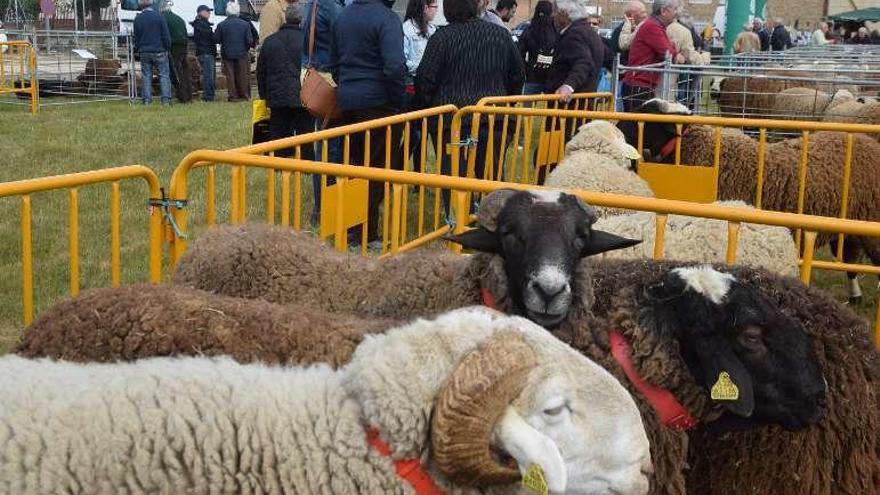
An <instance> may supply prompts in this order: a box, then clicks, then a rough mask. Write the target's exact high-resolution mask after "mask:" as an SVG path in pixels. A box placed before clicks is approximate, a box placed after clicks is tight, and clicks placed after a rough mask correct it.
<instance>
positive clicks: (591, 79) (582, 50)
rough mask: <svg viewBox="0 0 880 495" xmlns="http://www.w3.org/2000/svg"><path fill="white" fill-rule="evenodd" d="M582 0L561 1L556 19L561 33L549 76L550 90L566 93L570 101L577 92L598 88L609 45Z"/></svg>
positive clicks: (592, 90) (567, 100) (549, 91)
mask: <svg viewBox="0 0 880 495" xmlns="http://www.w3.org/2000/svg"><path fill="white" fill-rule="evenodd" d="M586 6H587V3H586V2H585V1H582V0H574V1H570V2H557V4H556V13H555V14H554V21H555V22H556V27H558V28H559V31H560V33H561V35H560V37H559V41H557V42H556V50H555V51H554V57H553V63H552V64H551V65H550V73H549V74H548V75H547V86H546V92H547V93H556V94H558V95H562V101H563V102H564V103H568V102H569V100H570V99H571V95H572V94H573V93H591V92H594V91H596V85H597V84H598V82H599V71H600V70H601V69H602V63H603V61H604V59H605V45H604V44H603V43H602V39H601V38H599V34H598V33H597V32H596V30H595V29H593V27H592V26H590V22H589V19H587V15H588V12H587V10H586V8H585V7H586Z"/></svg>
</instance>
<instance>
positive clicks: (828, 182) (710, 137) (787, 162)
mask: <svg viewBox="0 0 880 495" xmlns="http://www.w3.org/2000/svg"><path fill="white" fill-rule="evenodd" d="M654 110H657V111H658V112H659V113H663V112H662V111H661V110H662V109H661V107H660V106H656V107H654ZM658 126H659V127H666V128H667V129H666V130H667V132H669V131H670V130H671V129H674V126H673V125H671V124H653V125H651V124H646V126H645V128H646V131H645V133H646V135H647V133H648V128H654V127H658ZM658 132H659V131H658ZM683 134H684V135H683V137H682V145H681V162H682V163H684V164H693V165H711V164H712V163H714V155H715V151H714V149H715V137H714V136H715V134H714V130H713V129H712V128H710V127H705V126H688V127H687V128H685V130H684V132H683ZM846 140H847V138H846V134H844V133H840V132H824V131H823V132H815V133H812V134H810V137H809V147H808V152H807V155H808V157H807V160H808V164H809V166H808V167H807V176H806V189H805V196H804V210H803V211H804V213H806V214H809V215H820V216H827V217H837V216H838V215H839V213H840V203H841V197H842V194H843V192H842V187H841V184H842V183H843V174H844V166H843V165H844V164H843V162H844V159H845V156H846ZM802 143H803V139H802V138H797V139H787V140H784V141H780V142H777V143H771V144H767V145H766V153H765V161H764V183H763V194H762V204H761V207H762V208H764V209H767V210H775V211H797V198H798V189H799V179H798V177H799V170H800V160H801V150H802V146H803V145H802ZM646 146H648V145H647V144H646ZM669 162H670V163H671V160H669ZM757 164H758V141H757V140H755V139H753V138H750V137H748V136H746V135H744V134H742V133H739V132H736V131H731V130H725V131H724V132H722V133H721V156H720V163H719V167H720V173H719V178H718V199H721V200H741V201H746V202H748V203H752V202H754V200H755V192H756V190H757ZM851 173H852V175H851V180H850V190H849V205H848V209H847V217H848V218H852V219H856V220H868V221H880V144H878V143H877V141H875V140H874V139H871V138H870V137H868V136H866V135H864V134H854V135H853V154H852V172H851ZM835 240H836V236H827V235H825V236H820V238H819V239H818V240H817V244H819V245H821V244H823V243H828V242H829V241H832V246H831V247H832V250H835V246H834V244H833V241H835ZM835 252H836V250H835ZM863 252H864V253H865V254H867V255H868V258H869V259H870V260H871V262H872V263H873V264H874V265H877V266H880V240H878V239H873V238H866V237H851V236H848V237H847V238H846V242H845V243H844V261H845V262H847V263H856V262H858V260H859V258H860V256H861V254H862V253H863ZM850 296H851V299H852V300H853V302H857V301H859V300H860V299H861V288H860V287H859V285H858V281H857V279H856V278H855V275H854V274H850Z"/></svg>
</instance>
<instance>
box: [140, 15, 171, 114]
mask: <svg viewBox="0 0 880 495" xmlns="http://www.w3.org/2000/svg"><path fill="white" fill-rule="evenodd" d="M138 5H139V6H140V8H141V12H140V13H139V14H138V15H137V17H135V18H134V49H135V51H136V52H138V53H139V54H140V57H141V73H142V75H143V89H142V98H143V102H144V105H149V104H150V103H152V102H153V64H155V65H156V67H157V68H158V70H159V90H160V92H161V98H162V104H163V105H170V104H171V74H170V72H171V69H170V66H169V64H168V51H169V50H170V49H171V34H170V33H169V32H168V25H167V24H166V23H165V19H163V18H162V15H160V14H159V13H158V12H156V11H155V10H153V2H152V0H139V2H138Z"/></svg>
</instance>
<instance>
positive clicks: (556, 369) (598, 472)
mask: <svg viewBox="0 0 880 495" xmlns="http://www.w3.org/2000/svg"><path fill="white" fill-rule="evenodd" d="M0 393H2V396H3V400H2V401H0V425H2V428H0V451H2V452H3V453H4V455H2V456H0V473H2V476H0V492H2V493H10V494H11V493H16V494H38V493H61V492H78V493H253V494H264V493H266V494H269V493H271V494H280V493H297V494H303V495H308V494H318V493H334V494H356V493H365V494H376V495H378V494H401V495H403V494H409V493H413V489H412V487H411V486H410V485H409V481H407V480H408V479H411V478H405V476H406V473H403V472H401V468H402V464H401V462H406V461H411V462H410V463H409V467H410V468H411V467H413V463H414V466H415V467H416V468H417V469H418V468H419V467H421V468H422V469H423V470H424V472H425V473H426V474H427V475H428V476H430V478H431V481H430V483H432V484H433V485H434V486H436V487H437V488H438V489H440V490H443V491H444V492H446V493H456V494H464V495H466V494H479V493H486V494H496V493H519V494H522V493H527V491H526V489H525V488H524V487H523V486H521V485H520V483H519V481H520V480H521V477H522V475H523V474H524V473H526V472H531V473H532V474H533V475H534V473H535V472H540V473H542V479H541V482H542V483H545V484H546V489H549V492H550V493H554V494H562V493H570V494H584V495H587V494H595V493H616V494H622V495H643V494H645V493H646V492H647V491H648V479H647V477H646V474H647V473H648V472H650V469H651V461H650V457H649V447H648V440H647V438H646V436H645V431H644V428H643V426H642V423H641V420H640V418H639V413H638V410H637V409H636V407H635V404H634V403H633V400H632V398H631V397H630V396H629V395H628V394H627V393H626V390H625V389H624V388H623V387H621V386H620V384H619V383H618V382H617V381H616V380H615V379H614V378H613V377H612V376H611V375H610V374H609V373H607V372H606V371H605V370H603V369H602V368H600V367H599V366H598V365H596V364H595V363H593V362H591V361H590V360H588V359H586V358H584V357H583V356H582V355H580V354H578V353H577V352H575V351H573V350H572V349H571V348H569V347H568V346H566V345H564V344H563V343H561V342H559V341H558V340H556V339H555V338H553V337H552V336H551V335H550V334H549V333H547V332H546V331H545V330H543V329H541V328H539V327H538V326H536V325H535V324H533V323H531V322H529V321H528V320H525V319H523V318H517V317H504V316H503V315H500V314H499V313H497V312H495V311H491V310H487V309H485V308H470V309H464V310H459V311H455V312H452V313H449V314H446V315H442V316H441V317H439V318H437V319H436V320H433V321H426V320H417V321H415V322H413V323H410V324H408V325H405V326H403V327H400V328H397V329H394V330H391V331H389V332H387V333H386V334H384V335H375V336H369V337H367V338H366V339H365V341H364V342H363V343H362V344H361V345H360V347H359V348H358V350H357V351H356V352H355V355H354V357H353V359H352V361H351V363H350V364H348V365H347V366H346V367H345V368H343V369H341V370H339V371H333V370H331V369H330V368H329V367H327V366H322V365H319V366H314V367H309V368H295V367H272V366H266V365H262V364H253V365H242V364H238V363H235V362H233V361H232V360H229V359H227V358H191V357H190V358H154V359H145V360H141V361H137V362H134V363H111V364H94V363H93V364H75V363H69V362H63V361H51V360H47V359H41V360H29V359H26V358H22V357H20V356H15V355H9V356H6V357H3V358H0ZM383 451H385V453H383ZM493 452H495V453H497V454H498V455H499V456H500V457H509V458H510V459H512V462H510V463H507V462H500V461H499V458H500V457H496V456H495V454H493ZM398 473H401V474H398ZM546 489H545V490H546ZM546 492H547V491H544V493H546Z"/></svg>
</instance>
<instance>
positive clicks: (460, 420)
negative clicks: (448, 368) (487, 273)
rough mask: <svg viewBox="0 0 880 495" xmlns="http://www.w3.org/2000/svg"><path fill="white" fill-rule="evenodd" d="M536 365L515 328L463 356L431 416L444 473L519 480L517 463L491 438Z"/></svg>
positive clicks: (465, 480)
mask: <svg viewBox="0 0 880 495" xmlns="http://www.w3.org/2000/svg"><path fill="white" fill-rule="evenodd" d="M536 364H537V358H536V357H535V353H534V351H533V350H532V349H531V348H530V347H529V346H528V345H527V344H526V342H525V340H524V339H523V337H522V335H521V334H520V333H518V332H514V331H504V332H499V333H496V334H495V335H493V336H492V337H490V338H489V339H488V340H487V341H486V342H485V344H484V345H483V346H481V347H480V348H479V349H477V350H475V351H472V352H471V353H470V354H468V355H467V356H465V357H464V359H462V361H461V363H459V365H458V367H456V369H455V370H454V371H453V372H452V375H451V376H450V377H449V378H448V379H447V381H446V383H445V384H444V386H443V388H442V389H441V390H440V393H439V395H438V396H437V401H436V403H435V404H434V416H433V418H432V420H431V446H432V449H433V457H434V461H435V462H436V463H437V467H438V468H439V469H440V471H441V472H443V474H445V475H446V476H448V477H449V478H450V479H452V480H453V481H456V482H458V483H462V484H466V485H471V486H482V485H499V484H508V483H515V482H517V481H519V480H520V479H521V476H520V472H519V470H518V469H517V468H516V466H513V467H511V466H507V465H504V464H501V463H500V462H499V461H498V460H497V459H496V458H495V457H493V454H492V452H491V447H490V441H491V440H492V433H493V430H494V428H495V425H496V424H497V423H498V421H499V419H500V418H501V416H502V415H503V414H504V411H505V410H506V408H507V406H508V405H509V404H510V402H511V401H512V400H513V399H514V398H516V396H518V395H519V394H520V392H521V391H522V389H523V387H524V386H525V381H526V379H527V377H528V374H529V372H530V371H531V370H532V369H533V368H534V367H535V366H536Z"/></svg>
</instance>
